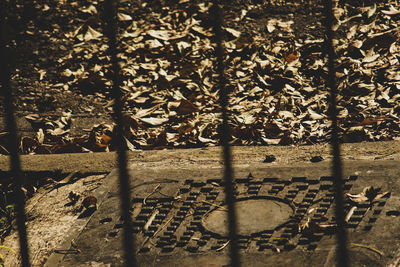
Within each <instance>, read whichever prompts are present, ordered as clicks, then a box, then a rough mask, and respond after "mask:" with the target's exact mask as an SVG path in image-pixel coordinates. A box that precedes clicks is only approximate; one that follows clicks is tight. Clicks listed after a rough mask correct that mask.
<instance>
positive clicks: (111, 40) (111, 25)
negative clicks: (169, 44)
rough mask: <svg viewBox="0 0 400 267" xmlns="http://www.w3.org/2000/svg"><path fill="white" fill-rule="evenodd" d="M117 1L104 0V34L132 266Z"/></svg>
mask: <svg viewBox="0 0 400 267" xmlns="http://www.w3.org/2000/svg"><path fill="white" fill-rule="evenodd" d="M117 4H118V1H113V0H106V1H105V10H104V12H105V21H106V28H105V31H106V35H107V37H108V46H109V47H108V48H109V53H110V55H111V65H112V66H111V68H112V80H113V87H112V95H113V97H114V100H115V103H114V115H115V121H116V123H117V126H116V139H117V140H116V142H117V149H118V151H117V153H118V171H119V173H118V174H119V182H120V196H121V210H122V219H123V229H124V232H123V233H124V234H123V245H124V250H125V266H128V267H133V266H136V257H135V249H134V241H133V231H132V218H131V216H130V212H129V209H130V199H131V197H130V183H129V174H128V170H127V156H126V144H125V141H124V138H123V130H122V129H123V125H122V123H123V120H122V102H121V97H122V92H121V89H120V85H121V76H120V67H119V65H118V59H117V37H116V36H117V23H116V20H115V17H116V5H117Z"/></svg>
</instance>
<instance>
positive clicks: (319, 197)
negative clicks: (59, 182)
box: [46, 160, 400, 266]
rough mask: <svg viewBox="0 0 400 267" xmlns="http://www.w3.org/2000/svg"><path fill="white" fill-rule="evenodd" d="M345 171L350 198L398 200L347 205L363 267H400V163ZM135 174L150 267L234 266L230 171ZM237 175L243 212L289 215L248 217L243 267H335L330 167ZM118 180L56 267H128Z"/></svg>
mask: <svg viewBox="0 0 400 267" xmlns="http://www.w3.org/2000/svg"><path fill="white" fill-rule="evenodd" d="M344 166H345V177H346V180H345V184H344V190H345V192H346V193H351V194H354V195H355V194H358V193H360V192H362V191H363V189H364V188H365V187H368V186H373V187H374V188H381V190H380V193H385V192H386V191H389V192H390V193H387V194H383V195H381V197H380V198H379V197H378V199H376V201H374V203H372V204H371V203H370V202H369V201H366V202H362V203H357V202H352V201H350V200H349V198H346V202H345V208H346V214H347V220H348V225H347V232H348V234H349V236H348V237H349V248H348V249H349V251H350V257H351V261H352V264H353V266H388V265H390V264H392V266H398V265H396V264H400V263H399V260H400V250H399V249H400V245H399V244H400V235H399V233H400V216H399V215H400V197H399V196H400V180H399V179H398V177H399V176H400V161H397V160H392V161H374V162H372V161H346V162H345V164H344ZM130 171H131V175H132V178H133V179H132V180H133V181H134V182H133V183H132V196H133V201H132V217H133V219H134V231H135V233H136V250H137V254H136V257H137V259H138V262H139V263H140V266H225V265H227V264H229V258H228V251H229V242H228V239H227V237H226V236H225V233H226V228H224V223H221V220H223V216H221V214H223V213H224V212H225V207H224V204H223V201H224V189H223V182H222V180H221V169H220V168H218V167H217V166H216V165H215V166H213V165H206V166H201V165H198V164H196V165H193V166H190V167H188V166H186V167H185V168H176V167H173V168H171V167H168V166H165V167H163V168H160V167H159V166H154V167H153V168H151V167H149V166H147V167H146V168H140V167H139V168H138V167H137V166H134V165H132V166H131V167H130ZM235 173H236V177H237V178H238V180H236V191H237V194H238V199H239V200H240V201H238V203H240V206H242V210H243V206H244V207H246V205H247V207H246V208H248V209H250V208H251V207H252V205H253V207H254V205H256V206H259V207H260V211H259V212H260V213H261V212H263V210H266V209H273V207H274V206H275V207H279V208H275V210H274V209H273V210H272V211H271V213H270V214H271V215H273V214H276V213H278V214H279V215H280V216H281V217H283V221H278V222H276V219H279V218H272V217H271V216H268V211H265V214H266V215H265V216H268V217H264V218H262V219H260V217H259V214H258V213H253V214H251V213H250V214H247V216H246V218H244V217H240V215H239V223H240V224H241V225H239V229H241V230H242V231H241V233H242V234H243V236H241V238H240V240H239V241H240V247H241V254H242V257H241V259H242V261H243V266H287V265H291V266H334V264H335V244H336V242H335V236H334V233H335V221H334V215H333V208H334V205H333V203H334V197H333V187H332V180H331V178H330V177H329V175H330V169H329V164H328V163H319V164H312V163H308V164H303V166H296V167H280V166H274V167H269V166H266V165H265V164H261V163H254V164H250V165H248V166H241V167H238V168H236V171H235ZM250 173H251V175H250V178H249V174H250ZM108 180H109V181H108V186H107V189H108V190H104V191H102V194H100V195H99V206H98V209H97V211H95V212H94V213H93V215H91V217H90V218H89V219H88V220H87V224H86V225H85V226H84V227H82V223H81V222H78V225H77V226H76V227H75V228H74V227H71V229H72V230H71V231H70V236H68V237H66V239H65V241H64V246H65V247H62V246H61V247H60V249H65V250H68V249H72V250H70V252H72V253H67V254H61V253H59V252H57V253H53V254H52V255H51V257H50V258H49V260H48V262H47V265H46V266H122V258H123V256H122V255H123V249H122V247H121V237H122V229H121V221H120V216H119V211H118V209H119V198H118V187H117V186H116V184H117V175H116V172H113V173H111V174H110V175H109V177H108ZM106 191H108V192H106ZM369 192H370V193H371V192H372V191H369ZM368 194H369V193H366V195H367V196H368ZM373 197H375V196H374V195H373ZM246 208H245V209H244V210H246ZM239 209H240V208H239ZM279 212H280V213H279ZM285 216H286V217H285ZM308 219H309V220H310V221H309V222H308V224H307V220H308ZM268 220H272V221H273V222H268ZM246 227H248V228H250V229H251V230H248V231H247V230H246V229H247V228H246ZM299 227H300V231H299ZM243 228H246V229H243ZM72 240H73V242H72V243H71V241H72ZM71 244H73V246H71ZM78 251H79V253H78ZM75 252H76V253H75ZM96 264H98V265H96Z"/></svg>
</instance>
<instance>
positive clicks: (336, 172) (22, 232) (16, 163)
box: [0, 0, 349, 267]
mask: <svg viewBox="0 0 400 267" xmlns="http://www.w3.org/2000/svg"><path fill="white" fill-rule="evenodd" d="M323 1H324V5H325V27H326V55H327V57H328V80H327V84H328V87H329V88H330V91H331V94H330V118H331V121H332V129H331V131H332V138H331V144H332V151H333V152H332V153H333V157H334V159H333V165H332V173H333V176H334V187H335V200H336V208H335V216H336V221H337V226H338V229H337V248H338V253H337V265H338V266H341V267H345V266H349V260H348V253H347V239H346V232H345V227H344V226H345V222H344V210H343V192H342V184H343V183H342V164H341V159H340V147H339V140H338V125H337V108H336V95H337V89H336V82H335V68H334V63H335V51H334V47H333V42H332V40H333V31H332V24H333V9H332V1H331V0H323ZM5 2H6V1H1V3H0V5H2V6H0V79H1V80H0V83H1V90H2V96H3V98H4V108H5V112H6V122H7V131H8V137H9V148H10V151H9V152H10V161H11V173H12V176H13V177H14V178H15V183H14V184H15V188H14V192H15V193H16V194H18V195H20V197H17V198H16V199H17V203H16V204H17V225H18V232H19V243H20V253H21V259H22V266H24V267H27V266H30V263H29V251H28V242H27V234H26V227H25V213H24V206H25V197H24V196H23V193H22V190H21V179H22V172H21V167H20V158H19V156H18V142H17V141H18V140H17V127H16V122H15V119H14V110H13V104H12V103H13V96H12V90H11V86H10V68H9V64H8V55H9V53H8V51H7V50H8V40H7V31H6V30H7V25H6V24H7V20H6V18H7V14H6V11H7V8H6V7H5ZM28 2H29V1H28ZM104 4H105V16H104V25H105V33H106V36H107V37H108V45H109V55H110V58H111V65H112V66H111V70H112V72H111V73H112V80H113V86H112V95H113V97H114V100H115V104H114V112H115V114H114V115H115V116H114V117H115V121H116V123H117V127H116V135H117V137H119V138H118V139H117V140H118V146H117V147H118V169H119V182H120V196H121V213H122V218H123V222H124V226H123V229H124V235H123V236H124V237H123V245H124V250H125V265H126V266H136V265H137V262H136V259H135V249H134V242H133V232H132V227H131V226H132V218H131V216H130V212H129V208H130V199H131V198H130V190H129V188H130V186H129V174H128V170H127V156H126V151H125V147H126V144H125V141H124V138H123V132H122V129H123V126H122V102H121V95H122V94H121V90H120V85H121V77H120V69H119V65H118V58H117V32H118V31H117V24H116V6H117V4H118V1H112V0H106V1H105V3H104ZM223 10H224V9H223V6H222V5H221V3H220V1H218V0H214V5H213V8H212V12H210V14H211V16H213V20H212V21H214V23H215V25H214V33H215V37H216V38H215V40H216V43H215V47H216V48H215V55H216V58H217V68H216V69H217V74H218V89H219V101H220V105H221V109H222V125H221V127H220V133H219V136H220V144H221V145H222V149H223V159H224V167H225V170H224V179H225V192H226V194H225V195H226V203H227V205H228V219H229V242H230V248H231V250H230V257H231V264H230V266H234V267H236V266H240V257H239V247H238V242H237V241H238V236H237V225H236V214H235V205H234V203H235V194H234V193H235V192H234V186H233V168H232V160H231V158H232V155H231V149H230V145H229V138H230V136H231V134H230V129H229V115H228V111H227V106H228V103H229V99H228V92H227V87H226V83H227V81H226V78H225V75H224V49H223V44H222V43H223V34H222V30H221V28H222V25H223Z"/></svg>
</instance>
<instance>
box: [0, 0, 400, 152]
mask: <svg viewBox="0 0 400 267" xmlns="http://www.w3.org/2000/svg"><path fill="white" fill-rule="evenodd" d="M102 4H103V3H102V1H89V2H88V3H86V4H83V3H80V2H76V1H72V2H68V3H64V2H59V3H56V4H54V5H52V6H49V5H47V6H46V7H45V8H43V9H41V12H43V14H52V12H53V13H54V12H57V10H70V9H72V8H74V7H77V6H79V7H80V8H79V9H75V10H74V12H75V13H76V14H75V15H76V16H74V17H68V20H69V21H70V23H69V24H68V25H67V26H65V25H63V24H62V23H59V24H57V23H55V25H56V28H57V29H58V30H57V31H55V32H54V33H51V32H49V31H46V32H45V33H46V34H48V35H49V36H50V38H53V39H52V40H55V39H57V38H61V37H60V36H62V39H63V40H65V42H66V43H68V44H69V45H70V46H69V49H65V51H64V53H63V54H62V55H61V56H60V57H59V58H58V59H57V60H56V61H55V62H56V63H55V64H56V68H57V75H56V76H57V78H55V77H54V76H55V75H54V71H55V70H54V68H53V69H52V68H48V69H46V68H44V67H41V68H40V70H38V78H39V79H40V80H41V81H43V82H47V83H48V85H49V86H50V87H51V88H57V90H60V88H62V90H65V91H68V92H70V93H71V94H72V95H78V96H79V95H80V96H82V97H89V98H91V99H93V100H95V102H96V103H97V104H99V105H101V106H102V108H103V111H104V112H106V113H111V114H112V106H113V100H112V99H111V94H110V93H109V92H110V88H111V85H112V82H111V81H110V79H109V77H110V62H109V57H108V54H107V53H108V52H107V49H108V47H107V42H106V37H105V34H103V31H102V28H101V17H102V16H103V10H102ZM211 6H212V5H211V4H210V3H208V2H201V1H182V0H181V1H168V3H167V2H164V1H161V2H160V4H159V5H158V4H155V3H150V2H141V3H139V2H131V1H122V2H121V3H120V6H119V8H118V16H117V17H118V21H119V32H118V57H119V64H120V67H121V76H122V86H121V89H122V91H123V98H122V99H123V102H124V112H125V115H124V125H123V131H124V140H125V141H126V142H125V143H126V148H127V149H129V150H136V149H164V148H188V147H203V146H214V145H218V143H219V125H220V123H221V118H220V115H221V114H220V113H221V108H220V106H219V103H218V90H219V88H218V86H217V75H216V72H215V65H216V58H215V44H214V43H215V39H214V36H213V34H212V32H213V30H212V27H213V23H214V22H213V19H214V18H213V17H212V16H210V12H211ZM37 8H39V4H38V6H37ZM40 8H42V7H40ZM322 11H323V9H322V6H321V3H319V2H316V3H314V5H305V6H303V4H301V3H300V2H299V1H294V2H292V3H287V4H282V3H275V2H274V1H272V2H271V5H262V4H259V3H257V2H256V1H249V2H248V3H247V4H246V5H245V4H243V3H239V2H237V3H236V1H234V2H232V3H229V4H226V5H225V6H224V13H225V25H224V26H223V33H224V36H223V38H224V44H223V45H224V48H225V52H226V54H225V65H226V66H225V67H226V69H225V73H226V78H227V81H228V83H227V89H228V90H229V95H230V102H229V106H228V110H229V113H230V115H231V118H232V119H231V121H230V126H231V129H232V136H231V140H230V143H231V144H232V145H291V144H299V145H306V144H315V143H324V142H329V140H330V135H331V133H330V126H331V122H330V120H329V112H328V109H329V103H328V102H329V90H328V87H327V85H326V82H325V79H326V76H327V66H326V58H325V57H324V40H323V37H324V27H323V26H322ZM334 11H335V12H334V15H335V27H334V29H335V32H336V37H335V39H334V40H333V41H334V44H335V49H336V53H337V64H336V78H337V85H338V90H339V95H338V97H337V98H338V99H337V102H338V112H339V113H338V123H339V135H340V139H341V141H342V142H361V141H385V140H399V139H400V124H399V112H400V105H399V101H398V99H399V98H400V75H399V74H398V72H399V67H398V66H399V58H400V57H399V55H400V44H399V38H398V37H399V31H400V28H399V17H398V12H399V11H398V9H397V8H396V6H394V5H392V4H391V3H390V2H387V3H375V4H373V5H371V6H365V5H364V6H362V5H355V4H354V3H352V2H349V3H343V4H340V5H339V4H336V6H335V10H334ZM69 12H71V11H69ZM66 14H68V12H67V13H66ZM262 14H267V15H268V16H262ZM72 22H73V23H72ZM33 26H35V25H33ZM33 30H35V27H32V31H33ZM52 34H53V35H52ZM52 72H53V73H52ZM13 77H15V75H14V76H13ZM44 95H46V94H44ZM93 109H94V108H90V107H88V108H87V110H89V111H90V110H93ZM78 112H79V111H78V110H76V111H74V110H72V111H64V113H63V114H62V116H61V117H59V118H57V119H54V120H51V119H48V118H45V117H43V116H42V115H41V114H32V115H28V116H26V119H27V120H28V121H29V122H30V123H31V124H32V127H33V129H34V130H35V131H36V132H37V134H36V136H34V137H23V138H22V139H21V145H20V152H21V153H25V154H43V153H71V152H91V151H111V150H114V149H115V140H114V139H113V138H114V136H115V125H114V124H110V125H107V124H100V125H94V126H93V127H92V128H91V129H88V132H87V134H84V135H82V136H71V135H70V133H69V130H70V128H71V123H73V122H72V117H73V114H74V113H78ZM0 152H1V153H3V154H6V153H8V148H7V144H6V143H3V142H2V143H0Z"/></svg>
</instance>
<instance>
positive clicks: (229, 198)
mask: <svg viewBox="0 0 400 267" xmlns="http://www.w3.org/2000/svg"><path fill="white" fill-rule="evenodd" d="M218 2H219V1H218V0H214V2H213V7H212V8H213V10H212V11H213V12H211V14H212V15H214V18H213V19H214V20H215V25H214V31H215V38H216V45H217V47H216V56H217V73H218V78H219V80H218V87H219V101H220V104H221V108H222V125H221V129H220V141H221V144H222V146H223V157H224V165H225V169H224V180H225V201H226V203H227V204H228V221H229V240H230V254H231V255H230V256H231V264H230V266H232V267H239V266H240V257H239V246H238V237H237V235H236V232H237V225H236V214H235V196H234V188H233V169H232V161H231V159H232V156H231V149H230V146H229V137H230V136H231V134H230V129H229V116H228V112H227V106H228V101H229V99H228V92H227V88H226V86H225V84H226V80H225V74H224V71H225V65H224V50H223V47H222V30H221V27H222V25H223V14H222V12H223V11H222V9H221V8H220V7H219V5H218Z"/></svg>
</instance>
